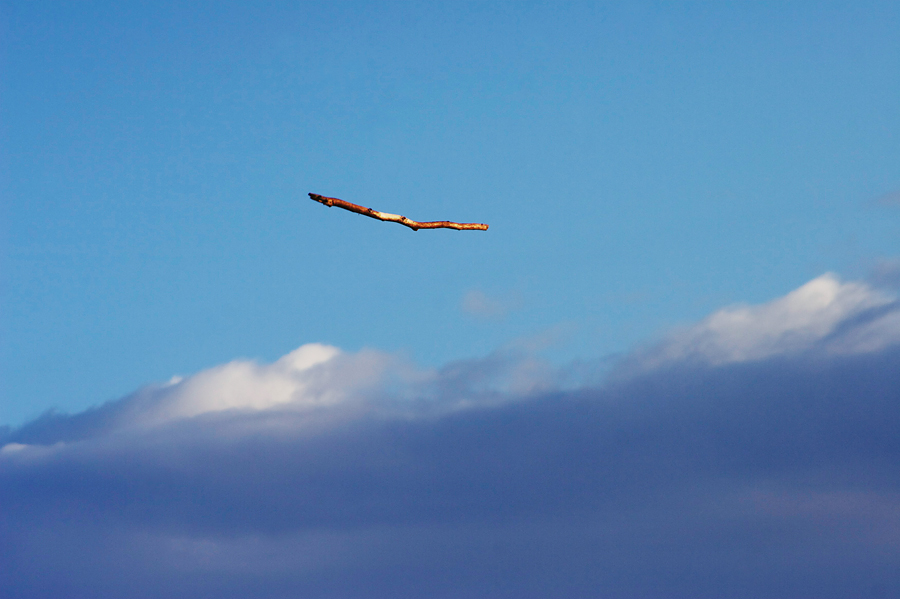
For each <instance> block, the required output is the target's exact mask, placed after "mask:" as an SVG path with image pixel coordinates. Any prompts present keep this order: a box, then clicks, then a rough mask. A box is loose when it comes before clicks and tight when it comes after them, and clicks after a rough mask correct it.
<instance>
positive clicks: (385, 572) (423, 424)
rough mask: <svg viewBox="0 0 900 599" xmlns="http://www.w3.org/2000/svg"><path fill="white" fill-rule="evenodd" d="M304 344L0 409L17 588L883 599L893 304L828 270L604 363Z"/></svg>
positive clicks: (896, 561)
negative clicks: (592, 370) (592, 381)
mask: <svg viewBox="0 0 900 599" xmlns="http://www.w3.org/2000/svg"><path fill="white" fill-rule="evenodd" d="M565 379H566V377H565V373H564V372H563V371H562V370H555V369H552V368H550V367H549V366H547V365H546V364H543V363H541V362H540V361H539V360H537V359H535V358H533V357H530V356H527V355H520V354H515V353H512V352H498V353H496V354H493V355H490V356H488V357H485V358H481V359H472V360H467V361H460V362H456V363H452V364H449V365H447V366H445V367H443V368H440V369H421V368H418V367H416V366H415V365H413V364H410V363H408V362H407V361H405V360H402V359H400V358H398V357H397V356H394V355H390V354H386V353H383V352H379V351H375V350H364V351H361V352H357V353H344V352H341V351H340V350H338V349H337V348H334V347H330V346H325V345H321V344H308V345H304V346H302V347H300V348H298V349H297V350H295V351H293V352H291V353H289V354H288V355H286V356H284V357H283V358H281V359H279V360H278V361H276V362H274V363H272V364H257V363H255V362H252V361H246V360H243V361H241V360H239V361H234V362H231V363H228V364H224V365H221V366H218V367H215V368H211V369H208V370H205V371H202V372H200V373H197V374H195V375H192V376H189V377H186V378H184V379H173V380H172V381H169V382H168V383H165V384H159V385H150V386H147V387H145V388H143V389H140V390H138V391H136V392H135V393H134V394H132V395H129V396H127V397H125V398H122V399H120V400H116V401H113V402H109V403H107V404H104V405H101V406H98V407H96V408H93V409H91V410H87V411H85V412H82V413H79V414H74V415H65V414H56V413H49V414H46V415H44V416H43V417H41V418H38V419H37V420H35V421H32V422H30V423H27V424H26V425H24V426H22V427H19V428H17V429H12V430H7V431H5V432H2V431H0V505H2V506H3V509H2V511H0V586H2V588H4V589H6V591H5V592H6V593H7V595H8V596H9V597H23V598H24V597H43V596H49V595H57V596H65V595H69V596H71V595H77V596H81V597H160V596H166V597H182V596H183V597H188V596H196V595H197V594H207V595H215V596H219V597H238V596H247V595H252V596H259V597H293V596H303V597H388V596H396V595H398V594H399V595H404V596H410V595H414V596H416V595H423V596H434V597H456V596H467V597H544V596H548V595H550V594H553V595H564V596H571V597H597V596H603V597H808V596H816V597H847V596H869V597H878V596H884V597H889V596H898V595H900V582H898V581H897V578H896V571H897V570H898V569H900V557H898V556H900V472H898V470H897V467H896V465H897V464H898V463H900V438H898V435H897V431H898V430H900V401H898V400H900V302H898V301H897V299H896V298H895V297H892V296H890V295H888V294H886V293H885V292H881V291H877V290H875V289H872V288H871V287H869V286H867V285H865V284H863V283H856V282H841V281H840V280H838V279H837V277H835V276H834V275H830V274H826V275H823V276H822V277H819V278H817V279H814V280H813V281H810V282H809V283H807V284H806V285H803V286H802V287H800V288H798V289H797V290H795V291H793V292H791V293H789V294H787V295H786V296H784V297H782V298H777V299H775V300H773V301H771V302H768V303H766V304H762V305H757V306H734V307H728V308H725V309H723V310H720V311H718V312H716V313H714V314H712V315H710V316H709V317H707V318H706V319H704V320H702V321H700V322H698V323H696V324H694V325H692V326H689V327H685V328H682V329H680V330H676V331H673V332H672V333H671V334H670V335H668V336H667V337H666V338H664V339H663V340H661V341H660V342H658V343H656V344H655V345H652V346H650V347H646V348H642V349H638V350H636V351H634V352H633V353H632V354H631V355H629V356H627V357H626V358H624V359H623V360H622V361H621V362H620V363H619V364H618V366H616V367H614V369H613V371H612V372H611V373H610V375H609V376H608V377H607V378H606V380H605V382H603V383H602V384H598V385H588V384H580V385H574V386H573V385H565V384H563V381H564V380H565Z"/></svg>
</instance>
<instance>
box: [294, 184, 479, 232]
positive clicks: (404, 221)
mask: <svg viewBox="0 0 900 599" xmlns="http://www.w3.org/2000/svg"><path fill="white" fill-rule="evenodd" d="M309 197H310V199H312V200H315V201H317V202H319V203H320V204H325V205H326V206H337V207H338V208H343V209H344V210H349V211H350V212H355V213H357V214H362V215H363V216H368V217H370V218H377V219H378V220H383V221H388V222H392V223H400V224H401V225H404V226H406V227H409V228H410V229H412V230H413V231H417V230H418V229H458V230H460V231H464V230H473V231H487V228H488V226H487V225H483V224H481V223H454V222H450V221H448V220H436V221H431V222H424V223H420V222H419V221H415V220H410V219H408V218H406V217H405V216H400V215H399V214H390V213H388V212H378V211H377V210H372V209H371V208H366V207H365V206H359V205H357V204H353V203H351V202H347V201H345V200H339V199H337V198H329V197H326V196H320V195H319V194H317V193H311V194H309Z"/></svg>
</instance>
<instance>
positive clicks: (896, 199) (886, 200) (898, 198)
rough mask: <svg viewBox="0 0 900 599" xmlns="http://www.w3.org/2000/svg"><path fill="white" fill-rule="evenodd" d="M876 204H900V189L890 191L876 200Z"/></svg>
mask: <svg viewBox="0 0 900 599" xmlns="http://www.w3.org/2000/svg"><path fill="white" fill-rule="evenodd" d="M874 204H875V205H876V206H900V189H897V190H894V191H889V192H887V193H885V194H883V195H880V196H878V197H877V198H875V200H874Z"/></svg>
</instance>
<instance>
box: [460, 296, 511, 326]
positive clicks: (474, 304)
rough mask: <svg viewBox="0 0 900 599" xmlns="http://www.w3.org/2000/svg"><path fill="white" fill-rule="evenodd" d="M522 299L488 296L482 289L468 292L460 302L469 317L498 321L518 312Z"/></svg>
mask: <svg viewBox="0 0 900 599" xmlns="http://www.w3.org/2000/svg"><path fill="white" fill-rule="evenodd" d="M520 305H521V299H520V298H518V297H516V296H503V297H501V296H494V295H488V294H486V293H485V292H483V291H481V290H480V289H472V290H470V291H467V292H466V294H465V295H464V296H463V298H462V302H460V307H461V308H462V311H463V312H465V313H466V314H468V315H469V316H474V317H475V318H481V319H485V320H497V319H500V318H503V317H504V316H506V315H507V314H509V313H510V312H512V311H514V310H517V309H518V308H519V306H520Z"/></svg>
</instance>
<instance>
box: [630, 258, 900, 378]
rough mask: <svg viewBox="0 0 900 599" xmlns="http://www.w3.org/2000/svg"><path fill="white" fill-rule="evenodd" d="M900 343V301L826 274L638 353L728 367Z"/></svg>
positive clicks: (649, 362)
mask: <svg viewBox="0 0 900 599" xmlns="http://www.w3.org/2000/svg"><path fill="white" fill-rule="evenodd" d="M896 343H900V310H898V309H897V307H896V299H895V298H892V297H890V296H888V295H887V294H884V293H882V292H880V291H877V290H875V289H873V288H871V287H869V286H867V285H865V284H864V283H856V282H849V283H842V282H841V281H840V280H839V279H838V278H837V277H836V276H835V275H833V274H830V273H828V274H825V275H822V276H820V277H818V278H816V279H813V280H812V281H810V282H809V283H806V284H805V285H803V286H802V287H800V288H799V289H796V290H794V291H792V292H790V293H788V294H787V295H785V296H784V297H780V298H778V299H775V300H773V301H771V302H768V303H765V304H760V305H756V306H734V307H730V308H725V309H723V310H719V311H718V312H716V313H714V314H712V315H711V316H709V317H707V318H705V319H704V320H702V321H701V322H699V323H698V324H696V325H694V326H692V327H689V328H687V329H684V330H681V331H678V332H676V333H674V334H672V335H671V336H670V337H669V338H668V339H666V340H665V341H664V342H663V343H661V344H659V345H657V346H656V347H654V348H652V349H651V350H649V351H647V352H645V353H644V354H642V355H641V356H640V362H641V364H642V366H643V367H644V368H647V367H651V368H652V367H657V366H661V365H664V364H667V363H672V362H676V361H681V360H695V361H696V360H700V361H703V362H706V363H709V364H714V365H715V364H728V363H734V362H746V361H752V360H762V359H765V358H770V357H772V356H776V355H789V354H799V353H802V352H807V351H816V352H825V353H829V354H855V353H864V352H871V351H877V350H880V349H882V348H885V347H888V346H890V345H893V344H896Z"/></svg>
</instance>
